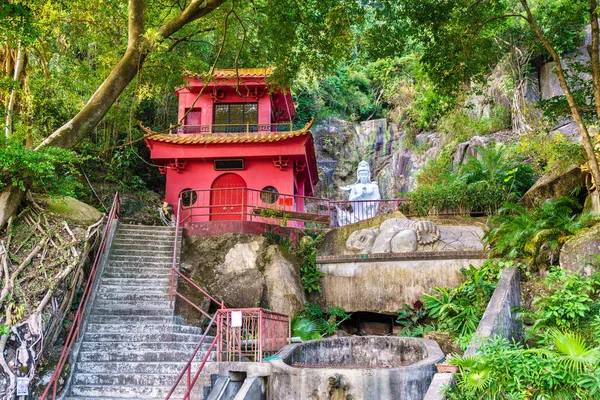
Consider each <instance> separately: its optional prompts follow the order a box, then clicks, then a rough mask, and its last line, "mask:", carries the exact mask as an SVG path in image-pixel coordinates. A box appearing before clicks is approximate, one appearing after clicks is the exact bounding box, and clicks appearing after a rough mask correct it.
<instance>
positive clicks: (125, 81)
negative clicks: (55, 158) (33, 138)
mask: <svg viewBox="0 0 600 400" xmlns="http://www.w3.org/2000/svg"><path fill="white" fill-rule="evenodd" d="M149 50H150V44H149V43H148V41H147V40H146V39H145V38H144V37H141V36H140V37H138V38H137V39H136V41H135V44H134V45H133V46H130V47H128V48H127V51H126V52H125V54H124V55H123V57H122V58H121V60H120V61H119V63H118V64H117V65H116V66H115V67H114V68H113V70H112V71H111V72H110V74H109V75H108V77H107V78H106V80H105V81H104V82H103V83H102V85H100V87H99V88H98V90H96V92H95V93H94V94H93V95H92V97H91V98H90V100H89V101H88V102H87V103H86V105H85V106H83V108H82V109H81V110H80V111H79V112H78V113H77V115H75V116H74V117H73V118H72V119H71V120H70V121H69V122H67V123H66V124H64V125H63V126H61V127H60V128H59V129H58V130H56V132H54V133H52V134H51V135H50V136H48V137H47V138H46V139H45V140H44V141H43V142H42V143H40V144H39V145H38V146H37V147H36V150H38V149H40V148H41V147H44V146H58V147H62V148H64V149H68V148H71V147H73V146H75V145H76V144H77V143H78V142H79V141H80V140H82V139H83V138H85V137H86V136H88V135H89V134H90V132H92V130H93V129H94V128H95V127H96V125H98V123H100V121H101V120H102V118H104V116H105V115H106V113H107V112H108V110H110V108H111V107H112V105H113V103H114V102H115V101H116V100H117V98H118V97H119V95H120V94H121V93H122V92H123V90H125V88H126V87H127V85H129V82H131V81H132V80H133V78H135V76H136V75H137V73H138V71H139V69H140V68H141V65H142V63H143V62H144V59H145V58H146V56H147V55H148V53H149Z"/></svg>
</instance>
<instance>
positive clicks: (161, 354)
mask: <svg viewBox="0 0 600 400" xmlns="http://www.w3.org/2000/svg"><path fill="white" fill-rule="evenodd" d="M208 345H209V343H207V344H206V346H208ZM189 347H190V348H189V349H187V350H185V351H182V350H151V351H148V350H132V351H129V352H127V353H124V352H122V351H115V350H110V351H106V352H98V351H80V352H79V359H78V361H79V362H86V361H96V362H100V361H136V362H153V361H167V362H177V361H179V362H186V361H187V360H189V358H190V356H191V354H192V352H193V351H194V345H192V344H190V345H189ZM203 347H204V345H203ZM202 350H203V351H206V350H208V347H207V348H206V349H204V348H203V349H202ZM203 357H204V354H203V353H201V352H198V354H196V358H195V360H196V361H201V360H202V358H203ZM214 357H215V356H214V354H211V356H210V361H213V360H214Z"/></svg>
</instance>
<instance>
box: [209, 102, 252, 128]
mask: <svg viewBox="0 0 600 400" xmlns="http://www.w3.org/2000/svg"><path fill="white" fill-rule="evenodd" d="M240 105H241V106H242V121H241V122H240V121H234V122H232V121H231V106H240ZM249 106H254V107H255V108H256V120H255V121H245V119H246V116H247V112H248V111H247V107H249ZM224 107H227V122H226V123H225V124H223V123H221V122H217V109H219V108H221V109H222V108H224ZM240 124H241V125H240ZM245 124H248V126H246V125H245ZM213 125H215V126H214V127H213V131H214V132H224V133H241V132H246V131H249V132H256V131H258V102H256V103H215V105H214V107H213ZM216 125H220V126H216Z"/></svg>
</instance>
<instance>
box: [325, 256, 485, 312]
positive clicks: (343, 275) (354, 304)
mask: <svg viewBox="0 0 600 400" xmlns="http://www.w3.org/2000/svg"><path fill="white" fill-rule="evenodd" d="M369 256H371V255H369ZM317 262H318V263H319V264H318V266H319V270H320V271H321V272H323V274H324V276H323V278H322V281H321V287H322V296H321V299H320V303H321V305H322V306H323V307H337V306H339V307H342V308H343V309H344V310H346V311H347V312H356V311H368V312H376V313H394V312H395V311H396V310H398V309H399V308H401V307H402V304H404V303H407V304H413V303H414V302H415V301H417V300H419V299H420V298H421V296H422V295H423V293H427V292H430V291H431V290H432V289H433V288H434V287H436V286H445V287H455V286H458V285H459V284H460V282H461V281H462V274H461V272H460V270H461V268H463V267H464V268H468V267H469V265H473V266H475V267H479V266H481V264H483V262H484V259H483V253H481V252H477V253H476V254H475V253H469V252H455V253H449V254H440V253H437V254H436V253H420V254H418V255H417V254H406V255H403V254H393V255H389V256H388V257H385V258H384V257H379V258H369V259H360V257H355V259H353V260H350V259H346V260H344V259H340V260H335V261H334V260H318V261H317Z"/></svg>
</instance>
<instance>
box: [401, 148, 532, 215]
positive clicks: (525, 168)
mask: <svg viewBox="0 0 600 400" xmlns="http://www.w3.org/2000/svg"><path fill="white" fill-rule="evenodd" d="M475 150H476V152H477V156H476V157H470V158H469V159H468V161H467V163H466V164H464V165H462V166H461V167H460V168H459V169H458V171H456V172H454V171H452V169H451V166H450V162H451V154H452V152H451V150H443V151H442V152H441V153H440V155H439V156H438V158H436V159H433V160H432V162H431V163H430V164H429V165H428V166H427V167H425V168H424V170H423V172H422V173H421V174H420V175H419V177H418V179H419V183H421V185H420V186H419V187H418V188H417V189H416V190H414V191H413V192H411V193H409V194H408V196H409V197H410V198H411V204H410V208H409V209H408V210H405V211H406V212H407V213H409V214H418V215H427V214H436V213H439V212H444V211H454V212H459V213H461V214H469V213H471V212H483V213H485V214H488V215H489V214H493V213H495V212H496V211H497V210H498V209H499V208H500V207H501V206H502V204H504V203H506V202H508V201H516V200H517V199H519V198H520V197H521V196H522V195H523V193H525V191H527V189H529V188H530V187H531V185H532V184H533V182H534V179H533V169H532V168H531V167H530V166H529V165H528V164H526V163H523V162H521V161H519V160H518V159H517V158H515V157H514V156H512V155H511V154H510V153H509V152H508V151H507V148H506V147H505V146H503V145H502V144H493V143H491V144H489V145H488V147H476V148H475Z"/></svg>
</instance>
